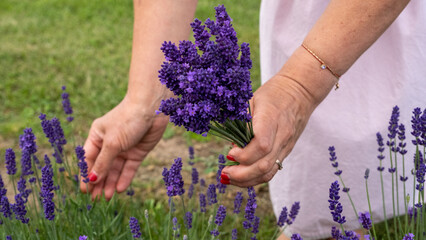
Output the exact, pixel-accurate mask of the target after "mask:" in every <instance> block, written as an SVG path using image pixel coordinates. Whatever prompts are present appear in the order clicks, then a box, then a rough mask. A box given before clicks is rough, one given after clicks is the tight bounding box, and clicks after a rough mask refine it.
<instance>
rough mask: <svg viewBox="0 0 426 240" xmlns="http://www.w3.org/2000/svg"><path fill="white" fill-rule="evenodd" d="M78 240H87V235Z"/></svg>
mask: <svg viewBox="0 0 426 240" xmlns="http://www.w3.org/2000/svg"><path fill="white" fill-rule="evenodd" d="M78 240H87V236H86V235H83V236H80V237H78Z"/></svg>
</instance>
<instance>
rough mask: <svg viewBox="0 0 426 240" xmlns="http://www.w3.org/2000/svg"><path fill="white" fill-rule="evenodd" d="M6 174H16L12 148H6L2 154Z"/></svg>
mask: <svg viewBox="0 0 426 240" xmlns="http://www.w3.org/2000/svg"><path fill="white" fill-rule="evenodd" d="M4 159H5V164H6V169H7V174H9V175H15V174H16V170H17V169H16V160H15V159H16V157H15V152H14V151H13V150H12V148H8V149H6V153H5V156H4Z"/></svg>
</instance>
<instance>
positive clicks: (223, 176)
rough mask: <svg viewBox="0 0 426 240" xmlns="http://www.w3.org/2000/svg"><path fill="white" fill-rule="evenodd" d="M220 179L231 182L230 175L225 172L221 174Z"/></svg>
mask: <svg viewBox="0 0 426 240" xmlns="http://www.w3.org/2000/svg"><path fill="white" fill-rule="evenodd" d="M220 179H223V180H224V181H227V182H229V176H228V175H227V174H225V173H222V174H220Z"/></svg>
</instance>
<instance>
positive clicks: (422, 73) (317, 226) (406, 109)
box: [260, 0, 426, 240]
mask: <svg viewBox="0 0 426 240" xmlns="http://www.w3.org/2000/svg"><path fill="white" fill-rule="evenodd" d="M327 4H328V2H327V1H318V0H306V1H299V0H297V1H296V0H294V1H293V0H263V2H262V5H261V13H260V45H261V71H262V82H263V83H264V82H265V81H267V80H268V79H270V78H271V77H272V76H273V75H274V74H275V73H276V72H278V70H279V69H280V68H281V67H282V65H283V64H284V63H285V61H286V60H287V59H288V57H289V56H290V55H291V54H292V52H293V51H294V50H295V49H296V48H297V47H299V46H300V44H301V43H302V41H303V39H304V38H305V36H306V34H307V33H308V31H309V30H310V29H311V27H312V26H313V25H314V23H315V21H316V20H317V19H318V18H319V16H320V15H321V14H322V12H323V11H324V9H325V8H326V6H327ZM395 105H398V106H399V107H400V111H401V117H400V122H401V123H404V124H405V126H406V129H407V130H406V135H407V142H408V143H407V147H408V153H407V155H406V170H405V174H406V175H409V180H408V181H407V183H408V185H407V186H409V187H408V188H407V189H410V190H409V191H408V193H410V195H412V194H411V192H412V179H413V177H412V176H411V174H410V172H409V171H410V170H411V169H412V167H413V163H412V162H413V154H414V149H413V147H412V144H411V139H412V138H413V137H412V136H411V135H410V132H411V124H410V120H411V116H412V114H411V112H412V111H413V109H414V108H415V107H421V108H422V109H424V108H425V107H426V1H420V0H414V1H411V2H410V3H409V4H408V6H407V7H406V8H405V9H404V11H403V12H402V13H401V15H400V16H399V17H398V18H397V20H396V21H395V22H394V23H393V24H392V25H391V26H390V27H389V28H388V29H387V31H386V32H385V33H384V34H383V35H382V36H381V37H380V38H379V39H378V40H377V42H375V43H374V44H373V45H372V46H371V47H370V48H369V49H368V50H367V51H366V52H365V53H364V54H363V55H362V56H361V57H360V58H359V59H358V60H357V62H355V64H354V65H353V66H352V67H351V69H350V70H349V71H347V72H346V73H345V74H344V75H343V76H342V77H341V79H340V89H339V90H338V91H332V92H331V93H330V94H329V95H328V97H327V98H326V99H325V100H324V101H323V102H322V103H321V104H320V105H319V106H318V108H317V109H316V110H315V111H314V113H313V114H312V116H311V118H310V120H309V122H308V124H307V126H306V129H305V130H304V132H303V134H302V135H301V137H300V139H299V141H298V142H297V143H296V145H295V147H294V149H293V151H292V152H291V153H290V155H289V156H288V157H287V158H286V159H285V161H284V163H283V167H284V169H283V170H282V171H279V172H278V173H277V174H276V176H275V177H274V178H273V179H272V180H271V182H270V184H269V186H270V194H271V200H272V203H273V206H274V212H275V214H276V216H277V217H278V216H279V214H280V212H281V209H282V207H283V206H287V207H288V208H289V207H291V205H292V203H293V202H295V201H300V205H301V209H300V212H299V215H298V216H297V218H296V220H295V222H294V223H293V224H292V225H291V226H289V227H287V228H286V230H285V234H286V235H287V236H291V234H292V233H299V234H301V236H302V237H303V239H305V240H307V239H319V238H326V237H330V236H331V227H332V226H333V225H334V226H337V223H334V222H333V220H332V216H331V214H330V210H329V209H328V206H329V203H328V197H329V187H330V185H331V183H332V182H333V181H335V180H337V179H338V178H337V176H335V175H334V174H333V173H334V171H335V170H334V168H332V166H331V164H330V161H329V152H328V147H329V146H332V145H333V146H335V148H336V153H337V161H338V163H339V168H340V169H342V170H343V173H342V178H343V180H344V182H345V184H346V185H347V187H349V188H350V189H351V190H350V192H349V193H350V194H351V197H352V199H353V200H354V203H355V206H356V208H357V210H358V212H360V211H363V212H364V211H366V210H368V204H367V200H366V192H365V180H364V172H365V169H366V168H369V169H370V170H371V171H370V178H369V180H368V184H369V192H370V199H371V202H372V208H373V219H374V221H375V222H378V221H381V220H383V210H382V204H381V203H382V197H381V191H380V177H379V176H380V175H379V172H378V171H377V167H378V165H379V160H378V159H377V155H378V152H377V143H376V133H377V132H381V134H382V135H383V138H384V139H385V142H386V139H387V133H388V132H387V126H388V122H389V119H390V116H391V112H392V108H393V106H395ZM388 152H389V150H388V148H386V150H385V153H386V158H385V159H384V160H383V163H384V165H385V167H386V169H385V171H384V172H383V174H384V176H385V188H386V189H387V190H386V206H387V214H388V216H391V215H392V202H391V195H392V193H391V181H390V179H391V178H390V177H391V174H390V173H389V172H388V171H387V168H388V167H389V166H390V162H389V157H388V156H389V154H388ZM400 162H401V157H399V163H400ZM398 171H399V174H402V168H401V165H400V167H399V170H398ZM399 189H400V190H401V189H402V185H401V182H399ZM400 192H401V193H400V194H399V196H400V213H401V214H402V213H403V212H404V211H405V210H404V205H403V200H402V199H403V196H402V191H400ZM340 195H341V202H342V204H343V215H344V216H346V218H347V223H346V224H345V225H344V226H345V228H346V229H347V230H353V229H357V228H360V225H359V223H358V221H357V217H356V216H354V211H353V210H352V207H351V204H350V202H349V200H348V197H347V196H346V195H344V194H343V193H342V192H340ZM410 202H411V201H410ZM410 205H412V204H410Z"/></svg>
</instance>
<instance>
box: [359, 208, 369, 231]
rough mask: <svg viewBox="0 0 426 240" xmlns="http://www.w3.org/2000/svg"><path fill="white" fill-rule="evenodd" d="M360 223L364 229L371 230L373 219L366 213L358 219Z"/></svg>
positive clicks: (360, 214) (361, 214)
mask: <svg viewBox="0 0 426 240" xmlns="http://www.w3.org/2000/svg"><path fill="white" fill-rule="evenodd" d="M358 221H359V223H361V225H362V227H363V228H365V229H367V230H370V228H371V227H372V223H371V218H370V213H369V212H365V213H361V212H360V213H359V218H358Z"/></svg>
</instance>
